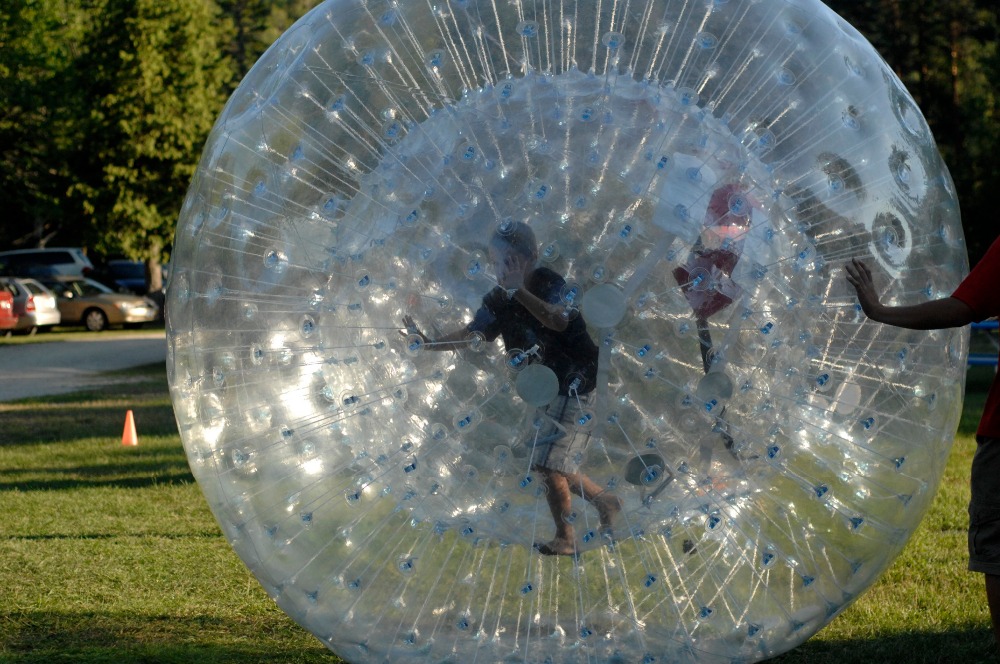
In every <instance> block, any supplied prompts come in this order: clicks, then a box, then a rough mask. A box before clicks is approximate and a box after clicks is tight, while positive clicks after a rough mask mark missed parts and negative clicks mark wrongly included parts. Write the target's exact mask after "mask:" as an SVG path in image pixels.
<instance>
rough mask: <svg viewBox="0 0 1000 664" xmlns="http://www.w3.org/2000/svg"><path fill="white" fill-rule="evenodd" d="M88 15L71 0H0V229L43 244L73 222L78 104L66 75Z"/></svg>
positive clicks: (16, 241) (25, 242)
mask: <svg viewBox="0 0 1000 664" xmlns="http://www.w3.org/2000/svg"><path fill="white" fill-rule="evenodd" d="M88 25H89V17H88V15H87V13H85V12H83V11H82V10H81V9H80V7H79V6H78V5H77V4H76V3H74V2H72V1H71V0H44V1H43V0H8V1H7V2H5V3H4V4H3V5H2V7H0V146H2V147H0V207H2V209H3V210H4V214H3V215H0V237H3V238H4V239H5V242H4V244H7V243H10V244H13V245H15V246H17V245H22V246H44V244H45V242H46V241H47V240H48V239H49V238H51V237H52V236H53V235H55V234H56V233H58V232H59V231H65V230H69V229H72V227H73V223H72V221H73V218H72V214H71V213H70V212H69V210H68V209H67V206H66V205H65V204H64V197H65V193H66V190H67V188H68V187H69V186H70V183H71V175H70V169H69V164H68V153H69V152H70V150H71V149H72V146H73V145H74V144H75V141H76V139H77V136H76V133H75V131H76V129H78V124H77V118H78V117H79V116H80V113H81V111H82V110H83V106H82V100H81V99H80V98H79V96H78V95H77V94H76V91H75V86H74V82H73V80H72V77H71V75H70V73H71V72H70V70H71V65H72V63H73V62H74V61H75V59H76V58H77V57H79V54H80V52H81V46H82V44H83V43H84V40H83V38H82V36H83V34H84V33H85V32H86V29H87V26H88Z"/></svg>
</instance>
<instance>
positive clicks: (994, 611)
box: [985, 574, 1000, 648]
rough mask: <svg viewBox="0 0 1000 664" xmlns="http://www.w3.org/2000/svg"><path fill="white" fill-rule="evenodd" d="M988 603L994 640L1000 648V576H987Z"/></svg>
mask: <svg viewBox="0 0 1000 664" xmlns="http://www.w3.org/2000/svg"><path fill="white" fill-rule="evenodd" d="M985 576H986V601H987V603H988V604H989V606H990V618H991V619H992V620H993V639H994V643H995V645H996V646H997V647H998V648H1000V576H998V575H996V574H987V575H985Z"/></svg>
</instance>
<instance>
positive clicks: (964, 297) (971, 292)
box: [952, 238, 1000, 321]
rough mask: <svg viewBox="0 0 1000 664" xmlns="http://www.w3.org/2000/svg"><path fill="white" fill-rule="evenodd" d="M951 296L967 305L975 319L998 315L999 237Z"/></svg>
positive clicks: (999, 314) (999, 282) (999, 288)
mask: <svg viewBox="0 0 1000 664" xmlns="http://www.w3.org/2000/svg"><path fill="white" fill-rule="evenodd" d="M952 297H954V298H956V299H959V300H961V301H962V302H964V303H966V304H967V305H969V308H971V309H972V311H973V313H975V315H976V320H977V321H978V320H983V319H985V318H990V317H991V316H1000V238H997V239H996V240H994V241H993V244H992V245H991V246H990V248H989V249H988V250H987V251H986V255H985V256H983V258H982V260H980V261H979V262H978V263H976V267H974V268H972V272H970V273H969V276H967V277H966V278H965V279H964V280H963V281H962V283H961V284H959V285H958V288H957V289H956V290H955V292H954V293H952Z"/></svg>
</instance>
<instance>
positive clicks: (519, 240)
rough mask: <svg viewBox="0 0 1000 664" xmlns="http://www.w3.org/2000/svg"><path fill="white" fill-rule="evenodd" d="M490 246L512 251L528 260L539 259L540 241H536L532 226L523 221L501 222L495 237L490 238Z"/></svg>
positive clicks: (494, 234)
mask: <svg viewBox="0 0 1000 664" xmlns="http://www.w3.org/2000/svg"><path fill="white" fill-rule="evenodd" d="M490 246H491V247H493V248H496V249H510V250H511V251H513V252H514V253H517V254H520V255H521V256H524V257H526V258H537V257H538V241H537V240H536V239H535V232H534V231H533V230H531V226H529V225H528V224H526V223H524V222H523V221H509V220H505V221H503V222H501V224H500V226H498V227H497V230H496V232H494V233H493V237H492V238H490Z"/></svg>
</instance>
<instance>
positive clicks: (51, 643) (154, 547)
mask: <svg viewBox="0 0 1000 664" xmlns="http://www.w3.org/2000/svg"><path fill="white" fill-rule="evenodd" d="M114 375H115V376H117V377H120V378H121V380H120V381H116V383H115V384H114V385H109V386H104V387H100V388H94V389H91V390H88V391H86V392H78V393H76V394H71V395H62V396H55V397H46V398H39V399H30V400H25V401H21V402H17V403H13V404H0V600H2V601H0V662H88V663H96V662H185V663H187V662H324V663H326V664H333V663H335V662H339V661H340V660H338V659H337V658H336V657H335V656H334V655H332V654H330V653H329V652H328V651H327V650H326V649H325V648H324V647H323V646H322V645H321V644H320V643H319V642H318V641H317V640H315V639H314V638H313V637H312V636H310V635H309V634H308V633H306V632H305V631H303V630H302V629H301V628H299V627H298V626H296V625H295V624H294V623H293V622H292V621H291V620H290V619H289V618H288V617H287V616H285V615H284V614H283V613H282V612H281V611H280V610H279V609H278V608H277V607H276V606H275V605H274V603H273V602H272V601H271V600H270V599H269V598H268V597H267V596H266V595H265V593H264V591H263V590H262V589H261V588H260V586H259V585H258V584H257V582H256V581H255V580H254V579H253V578H252V577H251V575H250V574H249V572H248V571H247V570H246V569H245V568H244V567H243V565H242V563H241V562H240V561H239V559H238V558H237V557H236V555H235V554H234V553H233V552H232V550H231V549H230V548H229V545H228V544H227V543H226V541H225V540H224V538H223V537H222V535H221V533H220V531H219V529H218V526H217V525H216V523H215V520H214V519H213V517H212V515H211V514H210V513H209V511H208V508H207V507H206V504H205V501H204V499H203V498H202V496H201V492H200V491H199V489H198V487H197V485H196V484H195V483H194V480H193V479H192V477H191V474H190V472H189V470H188V467H187V463H186V460H185V458H184V454H183V451H182V449H181V446H180V442H179V439H178V436H177V431H176V427H175V424H174V419H173V414H172V411H171V408H170V402H169V398H168V396H167V391H166V378H165V375H164V373H163V369H162V367H159V368H155V367H153V368H150V367H146V368H142V369H139V370H132V371H126V372H120V373H117V374H114ZM991 378H992V372H991V370H990V369H975V370H973V371H972V372H970V375H969V381H968V384H969V395H968V398H967V403H966V407H965V413H964V417H963V420H962V425H961V428H960V431H959V436H958V439H957V440H956V442H955V447H954V451H953V453H952V455H951V457H950V459H949V462H948V466H947V468H946V470H945V477H944V481H943V483H942V487H941V490H940V491H939V493H938V495H937V497H936V499H935V501H934V503H933V505H932V507H931V510H930V512H929V513H928V515H927V517H926V518H925V519H924V521H923V523H922V524H921V526H920V527H919V528H918V530H917V531H916V533H915V534H914V536H913V538H912V540H911V541H910V543H909V544H908V545H907V547H906V549H905V550H904V551H903V553H902V555H901V556H900V557H899V558H898V559H897V560H896V561H895V563H894V564H893V565H892V566H891V568H890V569H889V570H888V572H887V573H886V574H885V575H884V576H883V577H882V578H881V579H880V580H879V581H878V583H877V584H876V585H875V586H874V587H873V588H872V589H871V590H870V591H869V592H867V593H866V594H865V595H863V596H862V597H861V598H860V599H859V600H858V601H857V602H855V603H854V604H853V605H851V606H850V607H849V608H848V609H847V610H846V611H845V612H844V613H843V614H842V615H841V616H839V617H838V618H836V619H835V620H834V621H833V622H832V623H831V624H830V625H829V626H827V627H826V628H825V629H823V630H822V631H821V632H820V633H819V634H817V635H816V636H815V637H813V638H812V639H811V640H809V641H808V642H807V643H806V644H804V645H803V646H802V647H800V648H798V649H797V650H795V651H793V652H791V653H788V654H786V655H784V656H782V657H780V658H778V659H776V660H774V661H776V662H780V663H781V664H798V663H805V662H809V663H810V664H812V663H817V662H818V663H823V662H831V663H833V662H836V663H840V662H906V663H907V664H909V663H912V662H963V663H964V662H981V661H996V660H995V659H993V658H992V656H991V655H992V652H993V651H992V650H991V633H990V631H989V615H988V612H987V609H986V601H985V593H984V591H983V588H982V583H983V581H982V577H981V576H980V575H977V574H972V573H970V572H967V571H966V570H965V565H966V544H965V528H966V521H967V516H966V512H965V508H966V503H967V501H968V494H969V489H968V474H969V465H970V463H971V460H972V454H973V452H974V451H975V441H974V439H973V436H972V434H973V432H974V430H975V426H976V422H977V420H978V415H979V412H980V411H981V409H982V404H983V400H984V398H985V391H986V388H987V387H988V385H989V381H990V379H991ZM128 409H131V410H132V411H133V413H134V414H135V420H136V426H137V429H138V432H139V446H138V447H134V448H129V447H123V446H122V445H121V434H122V427H123V423H124V417H125V412H126V410H128Z"/></svg>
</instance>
